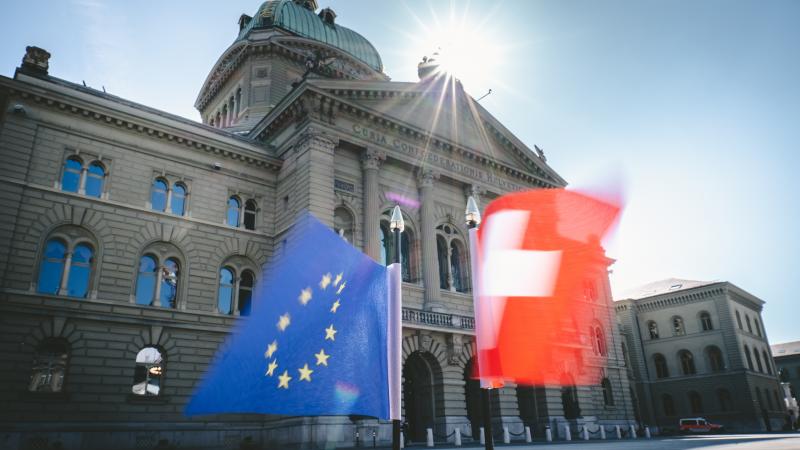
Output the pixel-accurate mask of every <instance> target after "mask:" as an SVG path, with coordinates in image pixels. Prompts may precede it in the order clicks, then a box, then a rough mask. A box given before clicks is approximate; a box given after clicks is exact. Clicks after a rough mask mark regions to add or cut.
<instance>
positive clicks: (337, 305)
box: [331, 298, 342, 313]
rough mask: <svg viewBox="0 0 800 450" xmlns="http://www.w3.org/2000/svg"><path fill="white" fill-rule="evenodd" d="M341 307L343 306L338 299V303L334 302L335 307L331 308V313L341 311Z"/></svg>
mask: <svg viewBox="0 0 800 450" xmlns="http://www.w3.org/2000/svg"><path fill="white" fill-rule="evenodd" d="M340 306H342V304H341V303H339V299H338V298H337V299H336V301H335V302H333V306H331V312H332V313H335V312H336V310H337V309H339V307H340Z"/></svg>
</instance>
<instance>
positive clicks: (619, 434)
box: [614, 425, 622, 439]
mask: <svg viewBox="0 0 800 450" xmlns="http://www.w3.org/2000/svg"><path fill="white" fill-rule="evenodd" d="M614 427H615V428H616V430H617V439H622V430H620V428H619V425H615V426H614Z"/></svg>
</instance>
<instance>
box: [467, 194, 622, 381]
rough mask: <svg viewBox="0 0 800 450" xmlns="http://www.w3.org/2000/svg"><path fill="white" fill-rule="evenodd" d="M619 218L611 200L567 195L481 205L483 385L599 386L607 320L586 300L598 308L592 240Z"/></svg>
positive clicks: (600, 264)
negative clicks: (512, 383) (482, 219)
mask: <svg viewBox="0 0 800 450" xmlns="http://www.w3.org/2000/svg"><path fill="white" fill-rule="evenodd" d="M619 212H620V206H619V204H617V202H614V201H611V200H603V199H599V198H595V197H592V196H589V195H586V194H581V193H578V192H574V191H567V190H565V189H539V190H534V191H526V192H519V193H514V194H508V195H505V196H503V197H500V198H498V199H496V200H495V201H493V202H491V203H490V204H489V205H488V206H487V207H486V210H485V213H484V221H483V225H482V227H481V229H480V231H479V232H478V242H479V248H478V249H476V250H478V251H477V255H474V260H476V261H478V264H477V266H476V267H475V275H476V277H475V278H476V286H475V289H476V294H475V295H476V301H475V308H476V310H475V318H476V340H477V348H478V376H479V377H480V378H481V381H482V383H483V385H484V386H488V385H494V386H497V385H499V382H500V380H505V381H513V382H516V383H524V384H557V385H558V384H579V385H580V384H583V385H588V384H597V383H598V382H599V379H600V370H602V367H603V366H604V364H602V359H603V358H604V357H606V355H608V351H609V349H608V344H607V343H610V342H612V341H611V340H610V339H609V335H608V333H611V332H612V330H611V329H610V327H609V324H610V323H611V316H610V311H609V310H608V308H604V307H595V306H594V305H592V302H601V301H605V300H604V299H597V298H596V297H597V295H595V294H596V293H597V292H600V290H601V289H602V288H603V286H604V285H605V282H606V281H605V280H606V275H605V274H606V270H607V259H606V258H605V256H604V252H603V249H602V247H601V246H600V240H601V238H602V237H603V236H604V235H605V233H606V232H607V231H608V230H609V228H610V227H611V225H612V224H613V223H614V222H615V220H616V219H617V217H618V215H619ZM592 297H595V298H592ZM598 327H599V329H600V330H601V333H602V334H601V336H602V337H601V338H599V339H598V336H597V333H596V330H597V329H598ZM601 345H602V347H599V346H601ZM593 347H594V351H593Z"/></svg>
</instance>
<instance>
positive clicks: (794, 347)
mask: <svg viewBox="0 0 800 450" xmlns="http://www.w3.org/2000/svg"><path fill="white" fill-rule="evenodd" d="M772 355H773V357H774V358H775V368H776V369H777V371H778V379H779V380H780V381H781V386H782V387H783V402H784V404H786V408H787V410H788V411H789V413H790V416H791V418H792V419H794V421H795V422H796V421H797V420H798V418H800V407H798V399H800V341H793V342H784V343H782V344H775V345H773V346H772Z"/></svg>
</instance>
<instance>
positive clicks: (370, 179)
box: [361, 149, 386, 261]
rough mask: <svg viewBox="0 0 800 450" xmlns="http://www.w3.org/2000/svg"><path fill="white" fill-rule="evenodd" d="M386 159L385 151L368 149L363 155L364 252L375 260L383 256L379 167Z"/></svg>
mask: <svg viewBox="0 0 800 450" xmlns="http://www.w3.org/2000/svg"><path fill="white" fill-rule="evenodd" d="M385 159H386V154H385V153H384V152H381V151H378V150H373V149H367V151H366V152H364V154H363V155H362V156H361V164H362V170H363V180H364V193H363V199H362V202H363V204H364V226H363V227H362V228H363V230H364V253H366V254H367V255H369V256H370V257H371V258H372V259H374V260H375V261H379V260H380V257H381V248H380V245H381V243H380V242H379V239H378V229H379V227H380V220H381V219H380V216H381V212H380V210H379V208H380V192H379V189H380V187H379V186H378V169H379V168H380V165H381V162H382V161H384V160H385Z"/></svg>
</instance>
